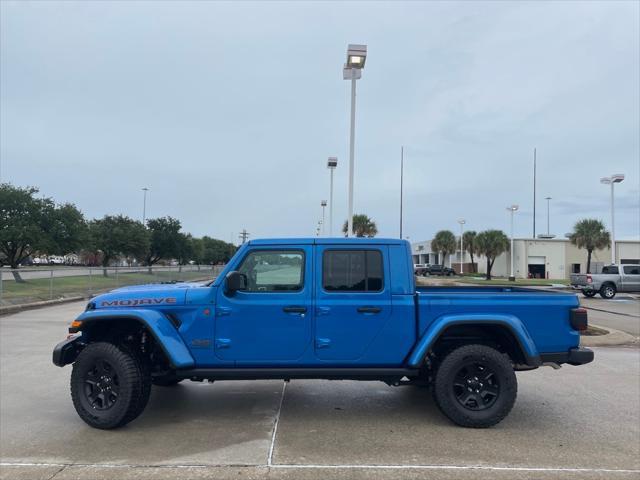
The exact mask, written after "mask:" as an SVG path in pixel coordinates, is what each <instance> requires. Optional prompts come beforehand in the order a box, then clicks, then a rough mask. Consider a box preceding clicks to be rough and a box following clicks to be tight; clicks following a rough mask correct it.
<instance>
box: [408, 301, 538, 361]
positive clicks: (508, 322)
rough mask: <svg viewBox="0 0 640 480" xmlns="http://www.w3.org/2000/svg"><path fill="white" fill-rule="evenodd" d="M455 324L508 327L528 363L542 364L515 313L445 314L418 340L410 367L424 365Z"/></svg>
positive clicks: (533, 344)
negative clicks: (428, 356) (445, 332)
mask: <svg viewBox="0 0 640 480" xmlns="http://www.w3.org/2000/svg"><path fill="white" fill-rule="evenodd" d="M454 325H499V326H502V327H505V328H506V329H508V330H509V331H510V332H511V334H512V335H513V336H514V338H515V339H516V341H517V342H518V345H519V347H520V350H521V351H522V353H523V354H524V357H525V360H526V363H527V365H529V366H532V367H533V366H535V367H537V366H540V364H541V362H540V355H539V353H538V349H537V348H536V345H535V343H534V341H533V339H532V338H531V336H530V335H529V332H528V331H527V329H526V328H525V326H524V325H523V324H522V322H521V321H520V319H519V318H518V317H516V316H514V315H504V314H493V315H492V314H470V315H443V316H441V317H439V318H437V319H436V320H435V321H434V322H433V323H432V324H431V325H430V326H429V328H428V329H427V330H426V331H425V332H424V334H423V335H422V337H421V338H420V339H419V340H418V343H417V344H416V346H415V348H414V349H413V351H412V352H411V354H410V355H409V360H408V362H407V363H408V365H409V367H414V368H418V367H420V365H422V363H423V361H424V358H425V356H426V355H427V352H429V350H430V349H431V347H432V346H433V345H434V344H435V342H436V341H437V340H438V338H439V337H440V335H442V333H443V332H444V331H445V330H446V329H447V328H449V327H451V326H454Z"/></svg>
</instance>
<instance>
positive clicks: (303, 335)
mask: <svg viewBox="0 0 640 480" xmlns="http://www.w3.org/2000/svg"><path fill="white" fill-rule="evenodd" d="M312 265H313V264H312V247H311V246H310V245H303V246H300V247H292V248H282V247H280V248H263V247H260V248H256V249H250V250H248V251H247V253H246V255H245V256H244V258H243V259H242V260H241V261H240V264H239V267H238V271H239V272H240V273H241V274H243V275H244V276H245V277H246V280H247V288H246V289H245V290H242V291H237V292H235V293H233V294H229V293H228V292H225V289H224V287H223V286H222V287H221V288H220V289H219V291H218V295H217V302H216V303H217V304H216V326H215V332H216V333H215V351H216V355H217V356H218V358H220V359H224V360H234V361H236V363H237V364H252V363H255V364H260V365H265V364H272V365H276V364H280V363H282V362H292V361H295V360H296V359H298V358H300V357H301V356H302V355H303V353H304V352H305V350H306V349H307V348H309V345H310V344H311V324H312V322H311V321H312V318H313V316H312V314H313V312H312V311H311V306H312V305H311V285H312V282H311V278H312Z"/></svg>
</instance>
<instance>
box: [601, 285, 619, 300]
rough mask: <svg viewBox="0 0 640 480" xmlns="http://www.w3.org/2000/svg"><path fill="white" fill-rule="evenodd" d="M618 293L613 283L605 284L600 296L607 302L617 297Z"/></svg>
mask: <svg viewBox="0 0 640 480" xmlns="http://www.w3.org/2000/svg"><path fill="white" fill-rule="evenodd" d="M617 291H618V290H617V289H616V286H615V285H614V284H613V283H605V284H604V285H602V286H601V287H600V296H601V297H602V298H604V299H606V300H611V299H612V298H613V297H615V296H616V293H617Z"/></svg>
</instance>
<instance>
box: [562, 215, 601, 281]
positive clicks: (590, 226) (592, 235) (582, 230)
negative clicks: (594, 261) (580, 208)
mask: <svg viewBox="0 0 640 480" xmlns="http://www.w3.org/2000/svg"><path fill="white" fill-rule="evenodd" d="M569 240H570V241H571V243H573V244H574V245H575V246H576V247H578V248H586V249H587V273H591V253H592V252H593V251H594V250H600V249H602V248H607V247H610V246H611V237H610V236H609V232H607V231H606V229H605V227H604V223H602V222H601V221H600V220H596V219H595V218H585V219H583V220H580V221H579V222H578V223H576V224H575V226H574V227H573V233H572V234H571V235H570V236H569Z"/></svg>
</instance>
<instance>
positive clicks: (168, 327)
mask: <svg viewBox="0 0 640 480" xmlns="http://www.w3.org/2000/svg"><path fill="white" fill-rule="evenodd" d="M114 319H128V320H131V321H136V322H139V323H141V324H142V325H144V326H145V327H146V328H147V330H148V331H149V332H150V333H151V335H153V337H154V338H155V340H156V342H157V343H158V345H159V346H160V348H161V349H162V350H163V351H164V353H165V355H166V356H167V359H168V360H169V363H170V364H171V366H172V367H174V368H192V367H193V366H194V365H195V362H194V360H193V357H192V356H191V352H189V349H188V348H187V346H186V345H185V343H184V341H183V340H182V337H181V336H180V333H179V332H178V331H177V330H176V328H175V327H174V326H173V324H172V323H171V321H170V320H169V319H168V318H167V317H166V316H165V315H164V314H162V313H161V312H158V311H157V310H146V309H135V308H119V309H117V310H108V309H106V310H88V311H86V312H84V313H82V314H81V315H80V316H78V318H76V320H77V321H78V322H82V324H81V325H80V327H78V330H79V331H82V330H83V329H84V327H86V326H87V325H91V324H93V323H94V322H108V321H109V320H114Z"/></svg>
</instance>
